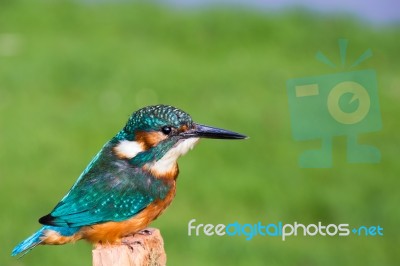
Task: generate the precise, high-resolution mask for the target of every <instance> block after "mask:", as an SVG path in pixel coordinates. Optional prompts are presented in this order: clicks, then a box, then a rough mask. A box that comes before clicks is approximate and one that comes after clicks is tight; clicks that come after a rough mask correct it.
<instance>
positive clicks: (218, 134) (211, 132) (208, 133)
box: [181, 123, 247, 139]
mask: <svg viewBox="0 0 400 266" xmlns="http://www.w3.org/2000/svg"><path fill="white" fill-rule="evenodd" d="M181 136H183V137H184V138H196V137H197V138H209V139H246V138H247V136H245V135H242V134H239V133H236V132H233V131H229V130H225V129H221V128H216V127H210V126H205V125H200V124H195V123H194V125H193V128H192V129H189V130H187V131H185V132H182V133H181Z"/></svg>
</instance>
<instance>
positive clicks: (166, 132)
mask: <svg viewBox="0 0 400 266" xmlns="http://www.w3.org/2000/svg"><path fill="white" fill-rule="evenodd" d="M171 131H172V128H171V127H170V126H165V127H162V128H161V132H162V133H164V134H165V135H169V133H171Z"/></svg>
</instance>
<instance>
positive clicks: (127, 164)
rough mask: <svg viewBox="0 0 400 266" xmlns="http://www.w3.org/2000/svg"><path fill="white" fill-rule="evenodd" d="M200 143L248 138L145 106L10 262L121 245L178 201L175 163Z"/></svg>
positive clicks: (166, 107)
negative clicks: (80, 246) (61, 250)
mask: <svg viewBox="0 0 400 266" xmlns="http://www.w3.org/2000/svg"><path fill="white" fill-rule="evenodd" d="M200 138H212V139H245V138H247V137H246V136H245V135H242V134H239V133H236V132H232V131H229V130H225V129H220V128H216V127H211V126H206V125H202V124H198V123H195V122H193V121H192V118H191V116H190V115H189V114H187V113H185V112H184V111H182V110H180V109H178V108H175V107H173V106H170V105H155V106H147V107H144V108H142V109H139V110H138V111H136V112H134V113H133V114H132V115H131V116H130V117H129V119H128V122H127V123H126V125H125V126H124V127H123V129H122V130H121V131H119V132H118V133H117V134H116V135H115V136H114V137H113V138H112V139H111V140H110V141H108V142H107V143H106V144H105V145H104V146H103V148H102V149H101V150H100V151H99V152H98V153H97V155H96V156H94V158H93V159H92V160H91V162H90V163H89V164H88V166H87V167H86V168H85V170H84V171H83V172H82V174H81V175H80V176H79V178H78V179H77V181H76V182H75V184H74V185H73V186H72V187H71V189H70V190H69V191H68V193H67V194H66V195H65V196H64V197H63V198H62V199H61V201H60V202H59V203H58V204H57V205H56V206H55V207H54V209H53V210H52V211H51V212H50V213H49V214H47V215H45V216H43V217H42V218H40V219H39V223H41V224H42V225H43V226H42V228H40V229H39V230H38V231H37V232H36V233H34V234H33V235H32V236H30V237H29V238H27V239H26V240H24V241H22V242H21V243H20V244H18V245H17V246H16V247H15V248H14V250H13V251H12V256H17V255H19V254H21V256H23V255H25V254H26V253H28V252H29V251H30V250H32V249H33V248H34V247H36V246H38V245H62V244H67V243H71V242H72V243H73V242H75V241H77V240H80V239H85V240H87V241H89V242H90V243H92V244H95V245H97V244H106V243H107V244H120V243H121V242H122V238H123V237H125V236H128V235H132V234H135V233H138V232H141V231H142V230H144V229H145V228H146V227H147V226H148V225H149V224H150V223H151V222H152V221H153V220H155V219H156V218H157V217H158V216H159V215H160V214H162V213H163V211H164V210H165V209H166V208H167V207H168V206H169V205H170V203H171V201H172V200H173V198H174V197H175V192H176V178H177V177H178V174H179V168H178V164H177V160H178V158H179V157H180V156H181V155H184V154H185V153H187V152H188V151H189V150H191V149H192V148H193V147H194V146H195V145H196V144H197V143H198V141H199V139H200Z"/></svg>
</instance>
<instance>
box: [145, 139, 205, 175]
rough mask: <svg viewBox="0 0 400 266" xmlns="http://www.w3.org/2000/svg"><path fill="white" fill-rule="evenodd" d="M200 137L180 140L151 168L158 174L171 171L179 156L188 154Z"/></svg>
mask: <svg viewBox="0 0 400 266" xmlns="http://www.w3.org/2000/svg"><path fill="white" fill-rule="evenodd" d="M198 141H199V138H189V139H185V140H182V141H180V142H179V143H178V144H177V145H176V146H175V147H173V148H172V149H170V150H169V151H168V152H167V153H166V154H165V155H164V156H163V157H162V158H161V159H160V160H158V161H157V162H155V163H154V164H153V165H152V166H151V167H150V168H151V171H154V172H155V173H158V174H164V173H167V172H169V171H171V170H172V169H173V168H174V167H175V164H176V161H177V160H178V158H179V157H180V156H182V155H184V154H186V153H187V152H188V151H189V150H191V149H193V147H194V146H195V145H196V144H197V142H198Z"/></svg>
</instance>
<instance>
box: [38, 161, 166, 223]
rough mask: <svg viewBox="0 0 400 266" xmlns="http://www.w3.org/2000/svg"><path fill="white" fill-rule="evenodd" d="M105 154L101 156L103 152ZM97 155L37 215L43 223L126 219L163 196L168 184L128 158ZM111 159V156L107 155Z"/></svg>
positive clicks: (98, 221)
mask: <svg viewBox="0 0 400 266" xmlns="http://www.w3.org/2000/svg"><path fill="white" fill-rule="evenodd" d="M102 157H104V156H102ZM102 159H103V160H101V159H99V161H97V162H95V163H94V164H92V166H91V169H89V170H88V171H84V174H83V176H82V177H81V178H79V179H78V181H77V183H76V184H75V185H74V186H73V187H72V188H71V190H70V191H69V193H68V194H67V195H66V196H65V197H64V198H63V199H62V200H61V201H60V202H59V203H58V204H57V206H56V207H55V208H54V210H53V211H52V212H51V213H50V214H48V215H46V216H44V217H42V218H40V219H39V222H40V223H42V224H45V225H53V226H61V227H79V226H88V225H93V224H98V223H104V222H108V221H123V220H126V219H129V218H131V217H133V216H134V215H136V214H137V213H139V212H140V211H141V210H143V209H144V208H146V206H148V205H149V204H150V203H151V202H153V201H154V200H156V199H163V198H165V197H166V195H167V193H168V191H169V189H170V185H169V184H167V183H165V182H164V181H163V180H160V179H157V178H155V177H153V176H151V175H150V174H149V173H147V172H144V171H143V170H142V169H141V168H135V167H132V165H130V164H129V162H127V161H123V160H119V161H115V160H114V161H113V163H112V164H110V163H109V160H104V159H107V158H102ZM108 159H110V158H108Z"/></svg>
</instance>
